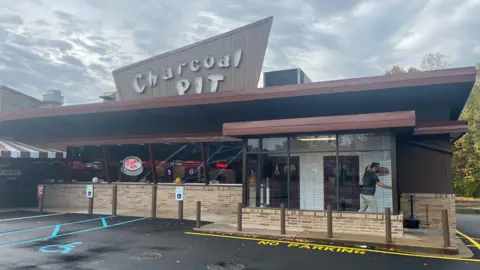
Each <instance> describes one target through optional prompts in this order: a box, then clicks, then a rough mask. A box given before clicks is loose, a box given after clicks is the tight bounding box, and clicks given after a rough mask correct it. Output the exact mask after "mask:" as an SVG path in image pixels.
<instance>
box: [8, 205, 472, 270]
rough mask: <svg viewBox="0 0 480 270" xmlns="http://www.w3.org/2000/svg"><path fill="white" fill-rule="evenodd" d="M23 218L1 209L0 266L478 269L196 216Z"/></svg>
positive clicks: (450, 260) (451, 261)
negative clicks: (253, 230)
mask: <svg viewBox="0 0 480 270" xmlns="http://www.w3.org/2000/svg"><path fill="white" fill-rule="evenodd" d="M27 214H28V213H27ZM22 217H23V219H16V220H6V219H5V218H4V216H3V214H2V213H0V254H1V256H0V269H135V268H136V269H250V270H252V269H320V268H325V269H328V268H335V269H405V268H408V269H425V268H426V267H427V268H432V269H478V267H479V266H480V260H468V259H467V260H465V259H457V258H442V257H437V256H421V255H411V254H400V253H395V252H384V251H376V250H370V249H366V248H361V247H343V246H332V245H328V244H314V243H298V242H293V241H292V242H291V241H276V240H268V239H255V238H249V237H237V236H225V235H213V234H202V233H197V232H195V231H194V230H193V226H194V222H190V221H184V222H183V221H178V220H168V219H157V220H151V219H146V218H137V217H114V216H109V215H93V216H91V215H83V214H62V215H56V216H44V217H40V216H34V215H31V216H28V215H23V216H22ZM1 220H3V221H1Z"/></svg>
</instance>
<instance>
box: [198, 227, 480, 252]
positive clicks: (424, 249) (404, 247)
mask: <svg viewBox="0 0 480 270" xmlns="http://www.w3.org/2000/svg"><path fill="white" fill-rule="evenodd" d="M194 230H195V231H198V232H204V233H211V234H219V235H232V236H243V237H252V238H264V239H271V240H284V241H293V242H296V241H298V242H312V243H316V244H338V245H345V246H350V247H356V248H358V247H359V246H367V247H368V248H370V249H380V250H388V251H397V252H406V253H416V254H428V255H456V256H460V255H459V248H458V247H457V248H453V247H451V248H443V247H418V246H410V245H402V244H386V243H365V242H360V241H353V240H340V239H335V238H333V239H328V238H309V237H280V236H275V235H268V234H252V233H248V232H225V231H215V230H209V229H201V228H195V229H194ZM461 257H462V258H472V257H473V253H472V254H469V255H468V256H461Z"/></svg>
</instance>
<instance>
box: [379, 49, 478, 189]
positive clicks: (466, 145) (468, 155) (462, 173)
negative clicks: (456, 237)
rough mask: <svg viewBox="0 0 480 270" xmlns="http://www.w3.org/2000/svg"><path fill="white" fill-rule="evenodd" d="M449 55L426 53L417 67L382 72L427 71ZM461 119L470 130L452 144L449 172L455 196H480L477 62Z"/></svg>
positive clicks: (442, 65)
mask: <svg viewBox="0 0 480 270" xmlns="http://www.w3.org/2000/svg"><path fill="white" fill-rule="evenodd" d="M450 66H451V65H450V63H449V62H448V57H447V56H445V55H443V54H440V53H427V54H425V55H424V57H423V59H422V62H421V64H420V69H418V68H415V67H410V68H409V69H408V70H405V69H404V68H402V67H400V66H397V65H396V66H393V67H392V68H391V69H390V70H388V71H387V72H385V75H392V74H397V73H407V72H408V73H410V72H417V71H428V70H435V69H444V68H448V67H450ZM460 120H465V121H468V125H469V132H468V133H467V134H465V135H464V136H463V137H461V138H460V139H459V140H457V141H456V142H455V143H454V145H453V151H454V154H453V157H452V169H453V170H452V172H453V184H454V188H455V193H456V194H457V195H458V196H467V197H480V64H477V80H476V83H475V85H474V87H473V89H472V92H471V94H470V96H469V98H468V100H467V104H466V105H465V108H464V109H463V111H462V114H461V116H460Z"/></svg>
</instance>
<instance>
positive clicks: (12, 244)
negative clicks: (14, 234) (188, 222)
mask: <svg viewBox="0 0 480 270" xmlns="http://www.w3.org/2000/svg"><path fill="white" fill-rule="evenodd" d="M145 219H148V218H137V219H133V220H128V221H123V222H119V223H115V224H112V225H108V227H104V226H101V227H94V228H90V229H84V230H79V231H73V232H68V233H63V234H57V235H55V236H48V237H42V238H35V239H30V240H25V241H19V242H12V243H8V244H4V245H0V248H3V247H11V246H16V245H21V244H27V243H33V242H38V241H44V240H48V239H52V238H57V237H62V236H67V235H73V234H79V233H84V232H90V231H96V230H100V229H105V228H110V227H116V226H120V225H124V224H128V223H133V222H137V221H142V220H145Z"/></svg>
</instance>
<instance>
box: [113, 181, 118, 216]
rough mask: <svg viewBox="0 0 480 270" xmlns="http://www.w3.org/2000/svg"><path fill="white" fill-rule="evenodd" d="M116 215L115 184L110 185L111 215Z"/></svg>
mask: <svg viewBox="0 0 480 270" xmlns="http://www.w3.org/2000/svg"><path fill="white" fill-rule="evenodd" d="M116 215H117V185H113V186H112V216H116Z"/></svg>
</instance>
